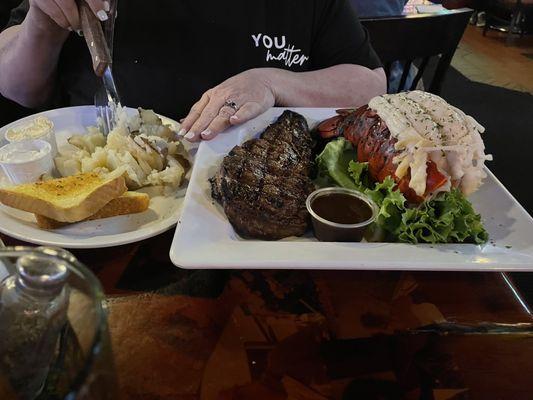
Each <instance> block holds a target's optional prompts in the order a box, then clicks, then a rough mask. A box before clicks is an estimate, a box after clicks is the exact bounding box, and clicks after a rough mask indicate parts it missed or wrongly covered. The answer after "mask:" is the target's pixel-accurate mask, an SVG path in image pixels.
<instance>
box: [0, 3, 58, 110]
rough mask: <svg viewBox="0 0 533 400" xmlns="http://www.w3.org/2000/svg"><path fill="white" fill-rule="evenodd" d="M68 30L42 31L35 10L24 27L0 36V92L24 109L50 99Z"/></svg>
mask: <svg viewBox="0 0 533 400" xmlns="http://www.w3.org/2000/svg"><path fill="white" fill-rule="evenodd" d="M67 36H68V31H65V30H61V29H60V28H57V29H41V27H40V26H39V25H38V24H37V23H35V21H34V20H33V15H32V10H31V9H30V11H29V12H28V15H27V17H26V19H25V21H24V22H23V23H22V25H19V26H14V27H12V28H9V29H7V30H5V31H4V32H2V33H1V34H0V93H1V94H2V95H3V96H5V97H7V98H8V99H11V100H13V101H15V102H17V103H19V104H21V105H23V106H26V107H37V106H39V105H41V104H43V103H44V102H45V101H46V100H47V99H48V98H49V96H50V94H51V92H52V90H53V87H54V81H55V73H56V68H57V61H58V58H59V53H60V52H61V48H62V46H63V43H64V42H65V40H66V38H67Z"/></svg>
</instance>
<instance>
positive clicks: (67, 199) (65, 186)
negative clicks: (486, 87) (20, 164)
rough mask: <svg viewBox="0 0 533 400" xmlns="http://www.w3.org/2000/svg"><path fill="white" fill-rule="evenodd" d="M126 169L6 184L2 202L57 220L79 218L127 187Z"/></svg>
mask: <svg viewBox="0 0 533 400" xmlns="http://www.w3.org/2000/svg"><path fill="white" fill-rule="evenodd" d="M123 172H124V171H122V170H116V171H113V172H112V173H110V174H107V175H99V174H98V173H95V172H91V173H86V174H79V175H73V176H69V177H66V178H59V179H52V180H49V181H44V182H35V183H27V184H24V185H18V186H13V187H9V188H4V189H0V202H2V203H3V204H5V205H6V206H9V207H13V208H17V209H19V210H23V211H28V212H31V213H34V214H39V215H44V216H45V217H48V218H52V219H55V220H56V221H60V222H78V221H82V220H84V219H85V218H88V217H90V216H91V215H93V214H95V213H96V212H97V211H98V210H100V209H101V208H102V207H103V206H105V205H106V204H107V203H109V202H110V201H111V200H113V199H116V198H117V197H119V196H121V195H122V194H124V193H125V192H126V191H127V188H126V183H125V181H124V178H123V176H122V175H123Z"/></svg>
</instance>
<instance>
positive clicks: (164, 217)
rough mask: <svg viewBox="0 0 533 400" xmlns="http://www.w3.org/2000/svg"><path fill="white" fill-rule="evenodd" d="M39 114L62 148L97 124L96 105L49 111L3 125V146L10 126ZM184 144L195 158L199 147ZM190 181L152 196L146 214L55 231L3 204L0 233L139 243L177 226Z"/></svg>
mask: <svg viewBox="0 0 533 400" xmlns="http://www.w3.org/2000/svg"><path fill="white" fill-rule="evenodd" d="M131 111H133V110H131ZM38 115H42V116H45V117H47V118H50V119H51V120H52V121H53V122H54V125H55V130H56V139H57V144H58V147H61V146H62V145H63V144H65V143H66V140H67V139H68V138H69V137H70V136H72V135H75V134H84V133H87V130H86V128H87V127H88V126H95V125H96V111H95V108H94V107H93V106H80V107H68V108H61V109H57V110H51V111H45V112H42V113H39V114H36V115H32V116H30V117H26V118H23V119H21V120H19V121H16V122H13V123H11V124H9V125H7V126H5V127H3V128H1V129H0V145H4V144H5V143H6V142H5V139H4V137H5V132H6V131H7V129H9V128H10V127H11V126H13V125H15V124H19V123H20V122H22V121H25V120H31V119H33V118H35V117H36V116H38ZM161 119H162V120H163V123H164V124H169V125H171V126H172V127H173V129H177V128H178V127H179V124H178V123H177V122H175V121H173V120H171V119H168V118H165V117H161ZM184 144H185V146H186V148H187V150H188V151H189V154H190V158H191V160H192V158H193V156H194V153H195V152H196V148H197V146H195V145H188V144H187V143H185V142H184ZM5 179H6V178H5V176H3V173H2V171H1V170H0V184H2V182H4V183H5ZM187 183H188V182H185V184H184V186H183V187H182V188H181V189H180V190H179V191H178V192H177V193H176V195H175V196H171V197H165V196H155V197H152V198H151V201H150V207H149V208H148V210H146V211H145V212H143V213H139V214H130V215H122V216H118V217H112V218H105V219H100V220H95V221H87V222H80V223H77V224H73V225H69V226H67V227H65V228H61V229H56V230H51V231H48V230H43V229H40V228H39V227H38V226H37V223H36V222H35V218H34V216H33V214H30V213H27V212H24V211H20V210H15V209H13V208H10V207H6V206H3V205H0V232H2V233H5V234H6V235H9V236H11V237H13V238H16V239H20V240H23V241H26V242H30V243H35V244H40V245H49V246H58V247H64V248H70V249H76V248H77V249H93V248H101V247H112V246H118V245H122V244H126V243H133V242H137V241H140V240H143V239H147V238H150V237H152V236H156V235H158V234H160V233H162V232H165V231H167V230H169V229H171V228H172V227H174V226H175V225H176V223H177V222H178V219H179V218H180V216H181V210H182V204H183V198H184V196H185V191H186V186H187Z"/></svg>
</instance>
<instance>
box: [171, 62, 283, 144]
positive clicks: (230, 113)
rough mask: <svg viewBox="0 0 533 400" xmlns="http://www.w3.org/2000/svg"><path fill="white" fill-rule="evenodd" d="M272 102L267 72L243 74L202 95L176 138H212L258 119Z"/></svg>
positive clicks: (266, 70) (256, 70) (256, 71)
mask: <svg viewBox="0 0 533 400" xmlns="http://www.w3.org/2000/svg"><path fill="white" fill-rule="evenodd" d="M274 103H275V97H274V93H273V90H272V88H271V85H270V84H269V72H268V69H261V68H257V69H251V70H248V71H244V72H242V73H240V74H238V75H235V76H234V77H231V78H229V79H228V80H226V81H224V82H222V83H221V84H220V85H218V86H215V87H214V88H212V89H209V90H208V91H207V92H205V93H204V95H203V96H202V98H201V99H200V100H199V101H198V102H197V103H196V104H194V105H193V106H192V108H191V111H190V112H189V115H187V117H186V118H185V119H184V120H183V122H182V124H181V130H180V135H185V139H187V140H189V141H191V142H197V141H199V140H202V139H203V140H210V139H213V138H214V137H215V136H216V135H217V134H219V133H220V132H222V131H224V130H226V129H227V128H229V127H230V126H231V125H238V124H242V123H243V122H246V121H248V120H250V119H252V118H254V117H256V116H258V115H259V114H261V113H263V112H264V111H266V110H267V109H269V108H270V107H272V106H274Z"/></svg>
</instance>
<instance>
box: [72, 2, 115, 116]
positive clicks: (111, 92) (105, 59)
mask: <svg viewBox="0 0 533 400" xmlns="http://www.w3.org/2000/svg"><path fill="white" fill-rule="evenodd" d="M78 10H79V14H80V22H81V29H82V31H83V36H84V37H85V41H86V42H87V47H88V48H89V52H90V54H91V59H92V63H93V70H94V73H95V74H96V76H98V77H100V78H102V82H103V85H104V88H105V91H106V94H107V99H108V101H107V102H106V103H107V106H108V107H107V109H108V111H109V112H110V113H111V114H112V115H113V118H111V120H112V121H111V122H113V121H114V108H113V107H115V106H119V107H120V105H121V102H120V97H119V95H118V91H117V87H116V85H115V80H114V78H113V73H112V69H111V64H112V57H111V52H110V49H109V45H108V43H107V41H106V37H105V35H104V31H103V29H102V24H101V22H100V20H99V19H98V18H97V17H96V15H94V13H93V11H92V10H91V8H90V7H89V5H88V4H87V2H86V1H85V0H79V2H78ZM111 18H114V14H113V15H111ZM111 103H114V104H111ZM100 105H102V104H100Z"/></svg>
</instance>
